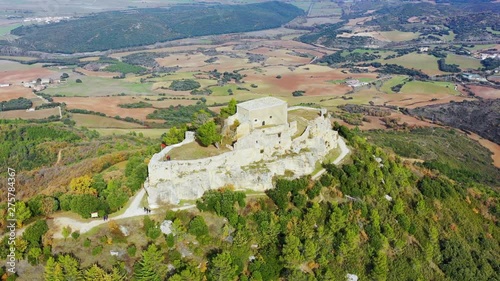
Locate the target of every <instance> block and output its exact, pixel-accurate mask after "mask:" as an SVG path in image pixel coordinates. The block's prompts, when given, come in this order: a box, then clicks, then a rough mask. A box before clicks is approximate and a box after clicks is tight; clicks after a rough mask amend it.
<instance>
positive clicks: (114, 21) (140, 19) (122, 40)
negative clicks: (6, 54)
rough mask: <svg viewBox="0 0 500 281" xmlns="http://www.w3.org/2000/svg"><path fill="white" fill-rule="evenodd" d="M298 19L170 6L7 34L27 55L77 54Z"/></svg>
mask: <svg viewBox="0 0 500 281" xmlns="http://www.w3.org/2000/svg"><path fill="white" fill-rule="evenodd" d="M301 14H303V11H302V10H301V9H299V8H297V7H296V6H293V5H290V4H286V3H282V2H264V3H257V4H248V5H197V6H175V7H172V8H169V9H137V10H129V11H126V12H104V13H98V14H93V15H90V16H86V17H82V18H78V19H74V20H68V21H63V22H59V23H54V24H48V25H30V26H21V27H19V28H16V29H14V30H13V31H12V34H14V35H17V36H21V38H20V39H18V40H17V41H16V42H15V44H16V45H17V46H20V47H22V48H25V49H28V50H38V51H44V52H62V53H78V52H90V51H99V50H108V49H119V48H126V47H132V46H141V45H148V44H153V43H156V42H163V41H169V40H174V39H180V38H186V37H191V36H202V35H213V34H225V33H234V32H246V31H254V30H262V29H268V28H275V27H279V26H281V25H283V24H284V23H287V22H289V21H291V20H292V19H294V18H295V17H297V16H299V15H301Z"/></svg>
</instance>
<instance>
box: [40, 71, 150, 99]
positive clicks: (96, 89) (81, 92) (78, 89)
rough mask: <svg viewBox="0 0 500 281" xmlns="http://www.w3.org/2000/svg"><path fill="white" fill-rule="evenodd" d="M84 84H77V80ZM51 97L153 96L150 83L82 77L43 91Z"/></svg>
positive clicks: (72, 78) (73, 78)
mask: <svg viewBox="0 0 500 281" xmlns="http://www.w3.org/2000/svg"><path fill="white" fill-rule="evenodd" d="M77 78H78V79H80V80H82V83H76V81H75V80H76V79H77ZM43 92H44V93H46V94H49V95H55V94H61V95H64V96H68V97H72V96H107V95H118V94H121V93H125V94H126V95H146V94H152V90H151V84H150V83H142V84H141V83H132V82H127V81H124V80H122V79H109V78H101V77H91V76H80V77H71V78H70V79H69V80H68V82H66V83H64V84H60V85H58V86H56V87H50V88H48V89H46V90H45V91H43Z"/></svg>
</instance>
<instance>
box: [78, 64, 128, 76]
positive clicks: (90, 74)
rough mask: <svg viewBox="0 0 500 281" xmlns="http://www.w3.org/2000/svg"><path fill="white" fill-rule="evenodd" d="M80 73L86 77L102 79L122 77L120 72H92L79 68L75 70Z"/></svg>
mask: <svg viewBox="0 0 500 281" xmlns="http://www.w3.org/2000/svg"><path fill="white" fill-rule="evenodd" d="M75 70H76V71H78V72H81V73H83V74H85V75H86V76H93V77H102V78H113V77H114V76H120V74H121V73H118V72H106V71H90V70H86V69H83V68H81V67H78V68H76V69H75Z"/></svg>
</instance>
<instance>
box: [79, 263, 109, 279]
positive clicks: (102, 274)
mask: <svg viewBox="0 0 500 281" xmlns="http://www.w3.org/2000/svg"><path fill="white" fill-rule="evenodd" d="M83 279H84V280H85V281H94V280H102V281H113V279H112V278H111V275H109V274H108V273H107V272H106V271H105V270H104V269H102V268H100V267H99V266H98V265H97V264H94V265H92V266H91V267H90V268H89V269H87V270H85V272H84V277H83Z"/></svg>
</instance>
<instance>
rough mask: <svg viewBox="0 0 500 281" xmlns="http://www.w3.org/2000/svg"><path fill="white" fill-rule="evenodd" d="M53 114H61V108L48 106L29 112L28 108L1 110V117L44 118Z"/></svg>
mask: <svg viewBox="0 0 500 281" xmlns="http://www.w3.org/2000/svg"><path fill="white" fill-rule="evenodd" d="M52 115H56V116H59V109H58V108H57V107H56V108H48V109H41V110H35V111H32V112H27V111H26V110H10V111H2V112H0V119H17V118H21V119H44V118H48V117H50V116H52Z"/></svg>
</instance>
